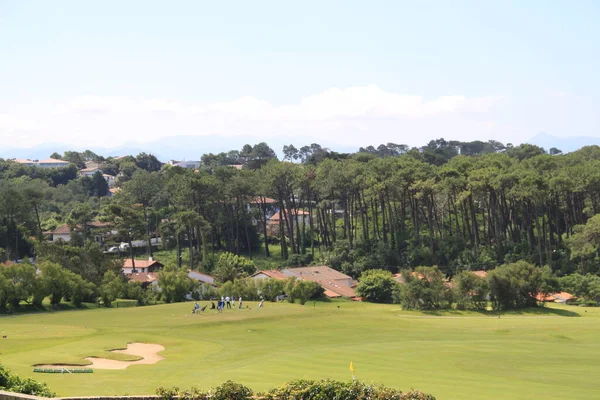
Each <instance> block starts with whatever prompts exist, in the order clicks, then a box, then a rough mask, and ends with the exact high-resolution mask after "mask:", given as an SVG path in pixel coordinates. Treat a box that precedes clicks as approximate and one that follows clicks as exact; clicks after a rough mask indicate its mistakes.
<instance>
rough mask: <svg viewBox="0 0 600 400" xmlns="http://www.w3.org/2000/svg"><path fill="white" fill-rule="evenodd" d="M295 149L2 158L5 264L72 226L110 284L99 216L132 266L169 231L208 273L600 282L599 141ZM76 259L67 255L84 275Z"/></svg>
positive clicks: (165, 242) (95, 277)
mask: <svg viewBox="0 0 600 400" xmlns="http://www.w3.org/2000/svg"><path fill="white" fill-rule="evenodd" d="M283 154H284V160H283V161H279V160H278V159H277V157H276V153H275V152H274V151H273V150H272V149H271V148H270V147H269V146H268V145H267V144H266V143H259V144H256V145H254V146H251V145H246V146H244V147H243V148H242V149H241V150H240V151H236V150H232V151H230V152H227V153H220V154H206V155H204V156H202V157H201V163H200V166H199V168H198V169H196V170H192V169H184V168H180V167H176V166H172V165H169V164H162V163H161V162H160V161H158V160H157V159H156V157H154V156H153V155H149V154H146V153H141V154H139V155H138V156H136V157H133V156H128V157H121V158H110V157H109V158H103V157H101V156H98V155H95V154H94V153H93V152H89V151H86V152H83V153H76V152H65V153H64V154H63V155H62V156H61V155H60V154H54V155H53V156H54V157H60V158H62V159H66V160H68V161H69V162H71V163H73V166H72V167H69V168H66V169H62V170H43V169H40V168H37V167H27V166H23V165H20V164H16V163H14V162H11V161H0V248H1V249H0V261H4V260H8V259H21V258H25V257H34V256H35V257H39V256H43V255H44V254H51V253H52V251H54V252H57V253H60V252H61V251H63V250H64V248H65V246H66V244H64V243H59V244H51V245H50V244H47V243H44V240H43V232H44V231H46V230H51V229H54V228H56V227H57V226H59V225H61V224H65V223H66V224H68V226H69V227H70V229H71V231H72V241H71V243H70V244H69V245H68V246H69V247H70V248H79V249H81V250H80V251H81V254H78V255H77V257H79V258H78V262H79V263H83V264H84V265H85V267H82V271H80V273H81V274H82V275H81V276H83V277H84V279H86V280H87V281H89V282H94V283H95V284H97V283H98V282H99V279H100V278H99V277H103V276H104V273H105V272H106V271H102V270H100V269H99V268H100V267H99V265H100V262H99V261H97V260H100V259H102V260H103V259H105V258H106V259H110V258H109V257H107V256H106V255H97V254H96V255H94V254H95V253H94V251H96V250H91V249H92V247H93V244H90V242H91V241H92V239H93V237H94V236H95V235H98V234H99V232H95V228H92V227H89V222H91V221H94V220H101V221H104V222H107V223H109V224H110V226H111V230H113V231H116V235H113V236H112V237H111V238H110V239H108V240H109V242H108V243H110V241H112V243H121V242H125V243H130V246H129V249H130V254H129V256H130V257H131V258H132V263H134V264H135V259H136V257H135V256H136V254H135V251H134V249H133V246H131V243H132V241H133V240H139V239H145V240H146V242H147V243H148V244H147V246H146V250H145V251H146V253H147V256H153V252H154V251H155V250H154V249H153V246H152V243H151V239H152V238H155V237H161V239H162V245H161V246H162V249H164V250H168V251H172V252H174V253H176V257H175V260H176V265H177V266H178V267H186V268H191V269H198V270H201V271H204V272H206V273H215V272H216V270H217V266H218V264H219V255H220V254H221V253H223V252H229V253H232V254H235V255H237V256H244V257H245V258H247V259H250V260H252V259H253V258H255V257H257V256H260V257H261V258H263V259H264V258H266V259H267V260H269V259H270V260H272V261H271V265H272V266H283V265H306V264H311V263H313V264H314V263H319V264H321V263H323V264H327V265H330V266H331V267H333V268H335V269H338V270H341V271H343V272H345V273H348V274H349V275H351V276H353V277H355V278H358V277H359V276H360V275H361V273H362V272H363V271H366V270H370V269H385V270H388V271H390V272H398V271H399V270H401V269H406V268H414V267H417V266H433V265H437V266H439V269H440V271H441V272H442V273H443V274H444V275H445V276H447V277H451V276H453V275H455V274H458V273H459V272H460V271H463V270H478V269H491V268H493V267H495V266H499V265H502V264H506V263H514V262H517V261H526V262H528V263H532V264H535V265H538V266H544V265H548V266H549V267H550V269H551V271H552V272H553V273H555V274H556V275H558V276H562V275H568V274H572V273H574V272H577V273H579V274H581V275H586V274H597V273H598V272H599V268H598V266H599V265H600V264H599V263H598V260H597V257H598V246H600V239H598V237H600V235H597V233H598V232H600V217H597V215H598V213H599V211H600V210H599V207H600V197H599V195H600V186H599V182H600V172H598V171H600V169H599V168H598V166H599V164H600V148H599V147H597V146H590V147H585V148H582V149H580V150H579V151H576V152H573V153H569V154H565V155H562V154H561V153H560V151H559V150H557V149H551V151H550V152H546V151H544V149H542V148H540V147H537V146H533V145H527V144H524V145H520V146H512V145H510V144H507V145H504V144H502V143H499V142H494V141H490V142H479V141H475V142H468V143H466V142H457V141H445V140H443V139H438V140H435V141H431V142H429V143H428V144H427V145H425V146H423V147H421V148H408V146H404V145H397V144H394V143H388V144H385V145H380V146H378V147H374V146H368V147H366V148H361V149H359V151H358V152H356V153H353V154H344V153H337V152H334V151H331V150H329V149H326V148H323V147H321V146H320V145H318V144H311V145H309V146H303V147H300V148H296V147H295V146H293V145H289V146H285V147H284V149H283ZM89 160H92V161H94V162H96V163H97V164H98V166H99V167H100V168H101V169H102V170H103V171H105V172H109V173H110V174H114V175H115V176H117V187H118V189H119V192H118V193H117V194H116V195H115V196H114V197H111V198H109V197H107V196H103V195H102V194H103V193H101V192H102V190H98V189H99V188H94V185H93V184H91V178H87V177H81V176H78V175H77V173H76V169H77V168H76V167H75V165H77V166H79V167H81V166H82V165H81V164H82V163H85V161H89ZM232 165H233V166H235V167H234V168H232ZM74 170H75V172H74ZM98 185H100V183H98ZM100 189H101V188H100ZM274 221H277V223H275V222H274ZM61 248H62V250H61ZM53 249H54V250H53ZM56 249H58V250H56ZM69 251H70V252H76V251H75V250H72V249H69ZM272 253H273V254H276V256H275V255H273V254H272ZM184 256H185V257H184ZM56 257H58V256H56ZM69 257H70V256H62V257H60V259H54V261H55V262H58V264H59V265H62V266H64V267H66V268H67V269H69V268H71V269H75V268H74V267H69V265H70V264H69V263H71V264H75V263H74V262H72V261H70V258H69ZM94 259H96V261H94ZM102 262H105V261H102ZM106 262H108V261H106ZM76 273H79V272H76Z"/></svg>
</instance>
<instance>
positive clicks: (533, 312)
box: [422, 307, 581, 317]
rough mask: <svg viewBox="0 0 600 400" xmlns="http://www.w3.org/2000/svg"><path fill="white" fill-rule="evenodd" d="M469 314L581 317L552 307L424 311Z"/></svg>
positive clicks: (441, 313)
mask: <svg viewBox="0 0 600 400" xmlns="http://www.w3.org/2000/svg"><path fill="white" fill-rule="evenodd" d="M467 312H471V313H475V314H479V315H480V316H487V317H502V316H507V317H510V316H513V315H514V316H560V317H581V314H579V313H577V312H575V311H570V310H565V309H563V308H550V307H530V308H524V309H522V310H507V311H489V310H468V311H462V310H455V309H445V310H423V311H422V313H423V314H424V315H428V316H433V317H445V316H468V314H466V313H467Z"/></svg>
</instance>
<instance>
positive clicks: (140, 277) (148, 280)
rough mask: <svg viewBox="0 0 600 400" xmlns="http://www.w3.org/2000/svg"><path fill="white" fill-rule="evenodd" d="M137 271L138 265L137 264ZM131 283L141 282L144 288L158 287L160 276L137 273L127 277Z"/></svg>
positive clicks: (150, 273)
mask: <svg viewBox="0 0 600 400" xmlns="http://www.w3.org/2000/svg"><path fill="white" fill-rule="evenodd" d="M136 269H137V263H136ZM127 277H128V278H129V281H131V282H139V283H141V284H142V286H144V287H147V286H149V285H158V276H157V275H156V274H155V273H152V272H136V273H135V274H129V275H128V276H127Z"/></svg>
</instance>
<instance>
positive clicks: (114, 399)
mask: <svg viewBox="0 0 600 400" xmlns="http://www.w3.org/2000/svg"><path fill="white" fill-rule="evenodd" d="M159 399H160V397H159V396H92V397H53V398H52V399H51V400H159ZM0 400H50V399H49V398H47V397H39V396H30V395H28V394H21V393H13V392H5V391H4V390H0Z"/></svg>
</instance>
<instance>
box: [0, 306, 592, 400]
mask: <svg viewBox="0 0 600 400" xmlns="http://www.w3.org/2000/svg"><path fill="white" fill-rule="evenodd" d="M338 306H339V308H338ZM251 307H252V309H250V310H241V311H240V310H236V311H233V310H225V313H224V314H216V313H215V312H214V311H212V312H207V313H206V314H204V315H200V316H195V315H190V309H191V304H190V303H185V304H181V303H180V304H172V305H158V306H150V307H140V308H123V309H94V310H87V311H65V312H54V313H41V314H29V315H22V316H14V317H1V318H0V334H1V335H6V336H7V338H6V339H0V362H1V363H3V364H4V365H5V366H7V367H8V368H10V369H12V370H13V371H14V372H16V373H17V374H19V375H21V376H31V377H34V378H35V379H38V380H41V381H44V382H47V383H48V384H49V385H50V388H51V389H52V390H54V391H56V392H57V393H58V394H59V395H63V396H66V395H117V394H152V393H154V390H155V388H157V387H158V386H168V387H170V386H179V387H183V388H187V387H191V386H197V387H199V388H209V387H212V386H216V385H218V384H220V383H222V382H224V381H226V380H229V379H231V380H234V381H237V382H241V383H244V384H246V385H248V386H250V387H251V388H253V389H254V390H259V391H260V390H265V389H268V388H271V387H274V386H276V385H279V384H282V383H284V382H286V381H289V380H292V379H295V378H314V379H320V378H332V379H338V380H348V379H350V377H351V376H350V372H349V371H348V366H349V363H350V361H351V360H352V361H353V362H354V366H355V369H356V375H357V378H359V379H361V380H363V381H367V382H371V381H373V382H378V383H383V384H386V385H389V386H392V387H397V388H400V389H403V390H408V389H410V388H415V389H419V390H423V391H425V392H430V393H432V394H434V395H435V396H436V397H437V398H438V399H460V400H465V399H478V400H485V399H532V398H544V399H545V400H551V399H560V400H564V399H591V398H600V382H599V381H598V379H597V377H598V375H599V373H600V361H599V360H600V342H599V341H598V332H599V331H600V310H599V309H592V308H590V309H584V308H575V307H566V308H561V307H559V306H553V308H546V309H542V310H534V311H530V312H524V313H513V314H502V315H501V316H498V315H486V314H480V313H474V312H473V313H469V312H467V313H461V312H442V313H418V312H406V311H402V310H400V309H399V307H398V306H394V305H374V304H367V303H350V302H335V301H334V302H330V303H318V302H317V303H316V304H313V303H309V304H307V305H306V306H304V307H302V306H299V305H297V304H286V303H283V304H273V303H267V304H265V308H264V309H261V310H257V309H256V304H255V303H254V304H251ZM499 317H500V318H499ZM128 342H146V343H157V344H161V345H163V346H165V348H166V350H165V351H164V352H162V353H161V355H163V356H164V357H166V359H165V360H163V361H161V362H159V363H158V364H155V365H134V366H130V367H129V368H127V369H125V370H119V371H112V370H111V371H109V370H104V371H103V370H96V371H95V372H94V373H93V374H73V375H54V374H34V373H33V372H32V367H31V366H32V365H33V364H37V363H71V364H72V363H82V364H85V361H84V360H83V358H84V357H87V356H101V357H112V358H115V357H118V358H119V359H125V357H127V356H125V357H123V356H124V355H117V354H115V353H108V352H107V351H106V350H110V349H115V348H122V347H124V346H125V345H126V343H128ZM122 357H123V358H122Z"/></svg>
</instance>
